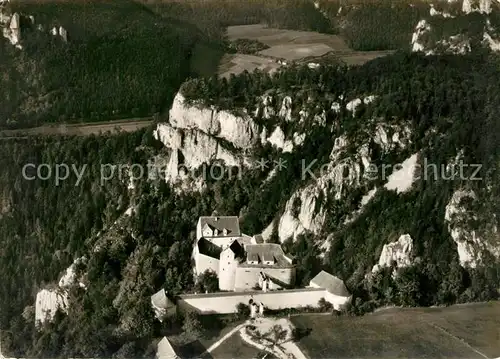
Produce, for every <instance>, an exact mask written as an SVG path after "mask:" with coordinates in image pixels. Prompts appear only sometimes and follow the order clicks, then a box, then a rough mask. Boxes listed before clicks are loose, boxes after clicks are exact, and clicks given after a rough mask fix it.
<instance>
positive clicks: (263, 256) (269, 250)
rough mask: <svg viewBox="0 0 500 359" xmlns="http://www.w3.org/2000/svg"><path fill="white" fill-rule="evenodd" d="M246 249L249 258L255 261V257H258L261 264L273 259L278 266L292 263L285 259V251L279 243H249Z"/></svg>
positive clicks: (286, 265)
mask: <svg viewBox="0 0 500 359" xmlns="http://www.w3.org/2000/svg"><path fill="white" fill-rule="evenodd" d="M245 251H246V254H247V255H246V258H247V260H249V261H254V260H256V259H255V258H258V261H259V265H264V264H263V263H262V262H264V261H273V262H274V265H276V266H280V267H290V263H289V261H287V260H286V259H285V253H284V252H283V249H282V248H281V245H279V244H276V243H263V244H247V245H246V246H245Z"/></svg>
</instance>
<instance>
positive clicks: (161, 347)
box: [156, 337, 179, 359]
mask: <svg viewBox="0 0 500 359" xmlns="http://www.w3.org/2000/svg"><path fill="white" fill-rule="evenodd" d="M156 350H157V351H156V358H157V359H179V356H178V355H177V353H176V352H175V350H174V348H173V347H172V344H170V342H169V341H168V339H167V337H163V338H162V340H160V342H159V343H158V347H157V349H156Z"/></svg>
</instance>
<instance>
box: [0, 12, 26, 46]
mask: <svg viewBox="0 0 500 359" xmlns="http://www.w3.org/2000/svg"><path fill="white" fill-rule="evenodd" d="M3 20H4V21H8V26H5V27H4V28H3V31H2V32H3V36H4V37H5V38H6V39H7V40H9V42H10V43H11V44H12V45H14V46H16V47H17V48H19V49H22V46H21V44H20V42H21V17H20V15H19V14H18V13H15V14H14V15H12V17H11V18H10V20H9V19H7V18H6V17H4V19H3Z"/></svg>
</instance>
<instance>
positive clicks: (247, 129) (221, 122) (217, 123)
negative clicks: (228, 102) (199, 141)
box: [170, 93, 260, 149]
mask: <svg viewBox="0 0 500 359" xmlns="http://www.w3.org/2000/svg"><path fill="white" fill-rule="evenodd" d="M170 123H171V125H172V126H173V127H176V128H182V129H196V130H199V131H202V132H204V133H206V134H207V135H210V136H215V137H218V138H221V139H224V140H226V141H229V142H230V143H231V144H232V145H234V146H235V147H237V148H242V149H244V148H250V147H252V146H254V145H255V144H256V143H257V142H258V140H259V135H260V129H259V126H258V125H257V124H256V123H255V122H254V121H253V119H252V118H251V117H250V116H248V115H247V114H241V115H239V116H236V115H234V114H232V113H229V112H227V111H218V110H216V109H213V108H208V107H206V106H201V105H200V106H197V105H187V104H186V102H185V98H184V96H183V95H182V94H181V93H178V94H177V95H176V96H175V99H174V103H173V105H172V109H171V110H170Z"/></svg>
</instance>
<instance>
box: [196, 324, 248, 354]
mask: <svg viewBox="0 0 500 359" xmlns="http://www.w3.org/2000/svg"><path fill="white" fill-rule="evenodd" d="M245 325H247V323H246V322H245V323H243V324H240V325H238V326H237V327H235V328H234V329H232V330H231V331H230V332H229V333H227V334H226V335H224V336H223V337H222V338H220V339H219V340H217V341H216V342H215V343H213V344H212V345H211V346H210V348H208V349H207V350H206V351H205V353H211V352H213V351H214V350H215V349H217V348H218V347H219V346H220V345H221V344H222V343H224V342H225V341H226V340H227V339H229V338H230V337H231V336H232V335H233V334H234V333H236V332H237V331H239V330H240V329H241V328H243V327H244V326H245ZM205 353H203V354H205ZM203 354H202V355H200V358H201V357H203Z"/></svg>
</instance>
